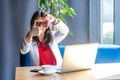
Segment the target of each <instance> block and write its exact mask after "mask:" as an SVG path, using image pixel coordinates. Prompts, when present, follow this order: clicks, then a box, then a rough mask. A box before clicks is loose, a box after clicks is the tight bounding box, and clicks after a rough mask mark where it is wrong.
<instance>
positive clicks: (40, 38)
mask: <svg viewBox="0 0 120 80" xmlns="http://www.w3.org/2000/svg"><path fill="white" fill-rule="evenodd" d="M38 39H39V41H43V39H44V33H43V34H40V35H39V36H38Z"/></svg>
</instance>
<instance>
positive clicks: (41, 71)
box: [38, 70, 56, 75]
mask: <svg viewBox="0 0 120 80" xmlns="http://www.w3.org/2000/svg"><path fill="white" fill-rule="evenodd" d="M55 72H56V71H54V72H49V73H45V72H44V71H43V70H40V71H38V73H40V74H44V75H50V74H53V73H55Z"/></svg>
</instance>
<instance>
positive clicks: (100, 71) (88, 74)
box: [15, 63, 120, 80]
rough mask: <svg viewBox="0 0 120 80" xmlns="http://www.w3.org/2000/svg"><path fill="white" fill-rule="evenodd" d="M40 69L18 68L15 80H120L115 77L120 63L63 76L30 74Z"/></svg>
mask: <svg viewBox="0 0 120 80" xmlns="http://www.w3.org/2000/svg"><path fill="white" fill-rule="evenodd" d="M39 68H40V66H31V67H16V77H15V80H96V79H98V80H99V79H100V80H102V78H109V77H108V76H110V78H114V79H115V78H117V79H120V77H114V75H120V69H119V68H120V63H109V64H95V65H94V67H93V68H92V69H91V70H84V71H76V72H70V73H63V74H58V73H55V74H52V75H42V74H40V73H35V72H30V70H32V69H39ZM111 76H113V77H111Z"/></svg>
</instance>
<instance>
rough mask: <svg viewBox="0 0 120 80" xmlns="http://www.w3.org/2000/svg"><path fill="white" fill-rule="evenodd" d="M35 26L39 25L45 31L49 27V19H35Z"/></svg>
mask: <svg viewBox="0 0 120 80" xmlns="http://www.w3.org/2000/svg"><path fill="white" fill-rule="evenodd" d="M34 24H35V26H36V27H39V29H40V30H41V31H42V32H45V31H46V29H47V28H48V20H47V18H46V17H44V18H43V17H39V18H37V19H36V20H35V23H34Z"/></svg>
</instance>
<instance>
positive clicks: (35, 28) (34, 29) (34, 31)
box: [29, 21, 41, 36]
mask: <svg viewBox="0 0 120 80" xmlns="http://www.w3.org/2000/svg"><path fill="white" fill-rule="evenodd" d="M36 23H37V22H36V21H35V23H34V25H33V27H32V29H31V30H30V31H29V35H31V36H39V35H40V33H41V30H40V27H39V26H36Z"/></svg>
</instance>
